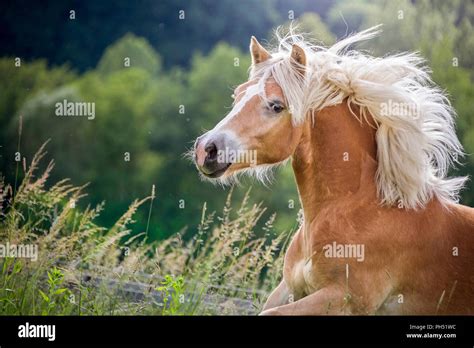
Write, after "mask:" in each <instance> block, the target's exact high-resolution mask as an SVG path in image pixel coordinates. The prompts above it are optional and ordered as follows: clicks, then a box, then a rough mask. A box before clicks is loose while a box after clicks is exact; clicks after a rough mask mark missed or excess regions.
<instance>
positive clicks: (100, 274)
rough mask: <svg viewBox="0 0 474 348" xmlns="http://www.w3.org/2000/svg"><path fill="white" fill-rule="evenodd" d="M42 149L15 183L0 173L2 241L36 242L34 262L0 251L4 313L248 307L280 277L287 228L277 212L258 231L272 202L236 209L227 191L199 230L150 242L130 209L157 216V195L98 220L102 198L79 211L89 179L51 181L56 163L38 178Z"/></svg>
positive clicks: (256, 305)
mask: <svg viewBox="0 0 474 348" xmlns="http://www.w3.org/2000/svg"><path fill="white" fill-rule="evenodd" d="M45 154H46V152H45V146H44V145H43V147H42V148H41V149H40V150H39V151H38V153H37V154H36V155H35V157H34V158H33V160H32V163H31V165H30V166H29V168H26V165H25V164H23V171H24V173H23V180H22V181H21V183H20V184H19V187H18V188H15V187H14V186H11V185H10V184H7V183H5V182H4V179H0V203H1V211H0V244H3V245H5V244H6V243H7V242H8V243H9V244H10V245H12V244H16V245H35V246H37V247H38V257H37V260H35V261H34V260H31V259H28V258H21V257H0V272H1V273H0V284H1V285H0V314H1V315H145V314H152V315H194V314H204V315H213V314H241V313H242V309H241V308H240V307H239V306H238V305H236V304H235V303H236V301H238V300H245V301H246V303H249V302H250V303H251V304H252V308H251V309H250V310H247V312H246V313H258V312H259V311H260V309H261V307H262V304H263V302H264V301H265V298H266V294H267V293H268V292H269V291H270V290H271V289H272V288H273V287H275V286H276V285H277V283H278V282H279V279H280V277H281V270H282V264H283V252H282V249H284V247H285V244H286V243H287V241H288V236H289V234H287V233H283V234H278V235H276V234H275V233H274V232H273V230H272V223H273V220H274V218H275V216H272V217H271V218H270V219H269V220H268V221H267V222H266V223H265V224H264V227H263V231H258V232H259V234H260V235H262V233H263V234H264V235H265V236H264V237H261V238H257V237H255V235H256V234H257V233H256V232H257V231H256V229H257V222H258V221H259V220H260V219H261V217H262V214H263V212H264V211H265V209H264V208H263V207H262V205H261V204H251V203H250V202H249V195H248V193H247V195H246V196H245V198H244V200H243V202H241V203H240V204H239V205H238V206H236V207H234V206H233V203H232V199H231V193H230V194H229V197H228V199H227V202H226V205H225V206H224V207H223V210H222V212H220V213H219V214H218V213H216V212H207V211H206V204H205V203H204V204H203V210H202V215H201V216H200V217H197V219H196V223H199V224H198V227H197V229H196V230H195V231H188V233H185V234H184V233H183V232H181V233H176V234H175V235H174V236H172V237H171V238H169V239H167V240H163V241H159V242H149V241H147V238H146V236H147V232H148V231H143V232H141V233H137V231H133V223H134V220H133V217H134V214H135V212H136V211H137V209H139V208H140V207H141V206H142V205H145V206H144V207H143V208H144V209H149V215H151V214H152V203H153V199H154V198H155V197H154V194H153V193H152V196H150V197H146V198H144V199H141V200H135V201H134V202H132V203H131V205H130V207H129V209H128V210H127V211H126V212H125V213H124V214H123V215H122V216H121V217H120V218H119V219H118V220H117V221H116V223H115V224H114V225H113V226H112V227H111V228H104V227H102V226H98V225H97V224H96V223H95V222H94V221H95V220H96V218H97V217H98V216H99V214H100V213H101V211H102V210H103V209H104V204H100V205H98V206H96V207H90V206H87V207H86V208H85V209H80V208H79V207H78V204H77V202H78V201H79V200H85V199H86V198H85V196H86V194H85V189H86V188H85V187H84V186H83V187H75V186H73V185H71V184H70V183H69V182H68V180H62V181H60V182H57V183H55V184H47V180H48V177H49V174H50V172H51V171H52V170H53V167H54V164H53V162H50V163H49V165H48V166H47V168H46V170H45V171H44V172H43V173H41V175H39V176H37V171H38V166H39V164H40V161H41V160H42V159H43V158H44V156H45ZM148 228H152V227H151V226H150V227H147V230H148ZM183 234H184V235H183ZM104 279H105V281H101V280H104ZM111 280H112V281H113V286H111V285H110V284H109V283H108V282H109V281H111ZM130 284H139V285H140V286H141V292H140V294H141V295H140V296H139V297H134V296H129V293H127V292H124V289H126V287H127V286H129V285H130ZM241 289H250V291H247V292H242V291H241ZM124 294H125V295H124ZM127 294H128V295H127ZM229 298H233V299H236V300H235V301H229V300H228V299H229ZM214 300H215V302H216V303H212V302H213V301H214Z"/></svg>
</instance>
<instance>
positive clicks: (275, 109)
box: [270, 103, 285, 114]
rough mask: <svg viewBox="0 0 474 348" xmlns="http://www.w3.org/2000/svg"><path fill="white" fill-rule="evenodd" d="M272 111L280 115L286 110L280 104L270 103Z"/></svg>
mask: <svg viewBox="0 0 474 348" xmlns="http://www.w3.org/2000/svg"><path fill="white" fill-rule="evenodd" d="M270 109H271V110H272V111H273V112H274V113H276V114H279V113H280V112H282V111H283V110H284V109H285V108H284V106H283V105H281V104H279V103H270Z"/></svg>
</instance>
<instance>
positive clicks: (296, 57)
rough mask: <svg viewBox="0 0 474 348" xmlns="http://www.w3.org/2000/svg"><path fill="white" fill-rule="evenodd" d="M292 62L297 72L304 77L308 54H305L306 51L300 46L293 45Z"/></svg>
mask: <svg viewBox="0 0 474 348" xmlns="http://www.w3.org/2000/svg"><path fill="white" fill-rule="evenodd" d="M291 61H292V63H293V66H294V67H295V68H296V70H298V72H300V73H301V74H302V75H304V72H305V69H306V53H304V50H303V49H302V48H301V47H300V46H298V45H293V47H292V49H291Z"/></svg>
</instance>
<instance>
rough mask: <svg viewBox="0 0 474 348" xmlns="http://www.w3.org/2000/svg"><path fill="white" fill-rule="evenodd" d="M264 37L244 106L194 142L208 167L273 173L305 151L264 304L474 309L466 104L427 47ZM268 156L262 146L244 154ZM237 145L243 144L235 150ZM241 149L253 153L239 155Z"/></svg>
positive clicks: (319, 308) (388, 311)
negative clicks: (454, 97) (375, 47)
mask: <svg viewBox="0 0 474 348" xmlns="http://www.w3.org/2000/svg"><path fill="white" fill-rule="evenodd" d="M379 32H380V28H379V27H372V28H369V29H367V30H364V31H362V32H359V33H355V34H353V35H350V36H348V37H346V38H344V39H342V40H341V41H339V42H337V43H335V44H334V45H332V46H330V47H325V46H319V45H315V44H312V43H311V42H310V41H309V40H307V39H306V38H305V37H304V36H303V35H300V34H295V33H293V32H290V33H288V34H287V35H284V36H282V35H277V42H278V44H277V45H276V47H275V48H274V49H273V50H267V49H266V48H264V47H263V46H262V45H261V44H260V43H259V42H258V41H257V39H256V38H255V37H253V36H252V37H251V40H250V54H251V58H252V63H251V67H250V69H249V78H248V81H247V82H245V83H243V84H241V85H239V86H238V87H237V88H236V89H235V90H234V94H233V98H234V103H233V107H232V109H231V111H230V112H229V113H228V114H227V115H226V116H225V117H224V118H223V119H222V120H221V121H220V122H219V123H218V124H217V125H216V126H215V127H214V128H213V129H212V130H210V131H208V132H206V133H204V134H203V135H201V136H200V137H198V138H197V139H196V141H195V143H194V148H193V149H192V151H193V156H194V161H195V165H196V167H197V168H198V170H199V173H200V175H201V177H202V178H203V179H206V180H209V181H212V182H214V183H220V184H222V185H228V184H232V183H234V182H236V181H238V178H239V177H240V175H241V174H250V175H253V176H255V177H257V178H258V179H260V180H262V181H265V180H266V179H267V178H268V176H269V173H270V172H271V170H272V169H273V168H274V167H276V166H278V165H281V164H284V163H286V162H287V161H291V165H292V167H293V171H294V176H295V181H296V185H297V188H298V194H299V198H300V202H301V206H302V212H303V222H302V223H301V225H300V227H299V229H298V230H297V232H296V233H295V234H294V236H293V237H292V239H291V242H290V244H289V246H288V248H287V250H286V253H285V258H284V267H283V277H282V280H281V283H280V284H279V285H278V286H277V287H276V288H275V289H274V290H273V292H272V293H271V294H270V295H269V297H268V299H267V300H266V302H265V304H264V306H263V311H262V312H261V313H260V314H261V315H324V314H329V315H372V314H382V315H425V314H428V315H444V314H471V315H472V314H474V296H473V295H474V272H473V270H474V209H473V208H470V207H467V206H464V205H461V204H459V203H458V201H459V192H460V190H461V189H462V188H463V186H464V184H465V182H466V180H467V179H468V178H467V177H448V170H449V169H450V168H451V167H453V166H454V165H456V164H458V163H460V158H461V157H462V156H463V155H464V151H463V148H462V145H461V143H460V141H459V140H458V138H457V136H456V131H455V116H456V113H455V110H454V109H453V108H452V107H451V105H450V103H449V100H448V98H447V96H446V95H445V93H444V92H443V91H442V90H441V89H440V88H439V87H438V86H437V85H436V84H435V83H434V82H433V81H432V79H431V76H430V71H429V69H428V68H427V67H426V63H425V62H424V60H423V59H422V58H421V57H420V55H419V54H417V53H402V54H397V55H388V56H385V57H374V56H372V55H370V54H369V53H367V52H361V51H360V50H356V49H354V48H353V46H354V45H356V44H358V43H360V42H362V41H365V40H369V39H371V38H373V37H375V36H376V35H378V34H379ZM245 153H247V154H252V153H254V154H256V155H257V156H254V159H255V160H254V161H253V162H251V161H249V158H251V157H252V156H250V155H247V156H243V155H242V154H245ZM229 154H230V155H229ZM239 154H240V155H239Z"/></svg>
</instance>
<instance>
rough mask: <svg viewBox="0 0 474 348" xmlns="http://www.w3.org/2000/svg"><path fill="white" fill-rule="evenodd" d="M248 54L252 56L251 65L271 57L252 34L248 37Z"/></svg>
mask: <svg viewBox="0 0 474 348" xmlns="http://www.w3.org/2000/svg"><path fill="white" fill-rule="evenodd" d="M250 54H251V56H252V65H255V64H258V63H261V62H264V61H266V60H267V59H269V58H271V55H270V53H268V51H267V50H266V49H265V48H263V46H262V45H260V43H259V42H258V41H257V39H256V38H255V36H252V37H251V39H250Z"/></svg>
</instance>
